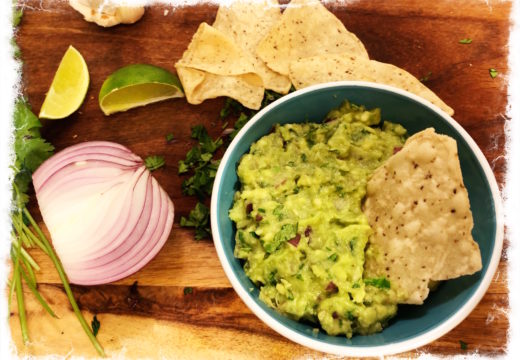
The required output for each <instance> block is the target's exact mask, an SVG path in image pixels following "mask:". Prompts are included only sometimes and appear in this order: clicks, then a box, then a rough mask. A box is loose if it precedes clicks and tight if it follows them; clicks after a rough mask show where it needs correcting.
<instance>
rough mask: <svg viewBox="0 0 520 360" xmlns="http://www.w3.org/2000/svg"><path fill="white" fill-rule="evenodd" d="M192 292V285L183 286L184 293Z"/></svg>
mask: <svg viewBox="0 0 520 360" xmlns="http://www.w3.org/2000/svg"><path fill="white" fill-rule="evenodd" d="M192 293H193V288H192V287H189V286H188V287H185V288H184V295H188V294H192Z"/></svg>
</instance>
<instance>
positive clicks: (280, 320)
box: [211, 81, 503, 356]
mask: <svg viewBox="0 0 520 360" xmlns="http://www.w3.org/2000/svg"><path fill="white" fill-rule="evenodd" d="M345 100H348V101H350V102H351V103H354V104H357V105H364V106H365V107H366V108H367V109H374V108H380V109H381V117H382V119H383V120H388V121H391V122H393V123H398V124H401V125H402V126H404V127H405V128H406V129H407V130H408V133H409V134H410V135H413V134H416V133H419V132H421V131H423V130H425V129H428V128H433V129H434V130H435V132H436V133H437V134H444V135H448V136H449V137H451V138H452V139H454V140H453V141H454V143H456V147H457V151H458V157H459V161H460V171H461V174H462V179H463V182H464V185H465V188H466V189H467V196H468V199H469V203H470V206H471V212H472V217H473V220H474V221H473V229H472V231H471V233H472V237H473V239H474V241H475V242H476V244H478V249H479V252H480V257H481V265H482V269H481V270H480V271H477V272H475V273H473V275H466V276H462V277H458V278H456V279H451V280H447V281H442V282H441V283H440V284H439V285H438V287H437V289H436V290H434V291H430V293H429V295H428V297H427V298H426V299H425V300H424V303H423V304H422V305H399V307H398V311H397V316H396V317H395V318H393V319H392V320H390V322H389V324H388V326H387V327H386V328H384V329H383V330H382V332H378V333H374V334H371V335H354V336H353V337H351V338H350V339H349V338H346V337H345V336H330V335H327V333H325V332H324V331H323V330H319V331H318V329H316V325H315V324H309V323H305V322H298V321H295V320H292V319H290V318H288V317H286V316H284V315H282V314H280V313H278V312H277V311H275V310H273V309H272V308H270V307H269V306H267V305H266V304H265V303H264V302H262V301H261V300H260V299H259V289H258V287H257V286H256V285H255V284H254V283H252V282H251V280H250V279H249V278H248V276H247V275H246V274H245V272H244V269H243V263H242V262H241V261H240V260H239V259H237V258H235V256H234V248H235V231H236V228H235V226H234V225H233V223H232V221H231V220H230V218H229V210H230V208H231V207H232V205H233V201H234V195H235V192H236V190H237V189H238V187H239V184H238V177H237V171H236V169H237V165H238V163H239V162H240V159H241V158H242V156H243V155H244V154H246V153H247V152H249V149H250V147H251V145H252V144H253V143H254V142H256V141H257V140H258V139H260V138H261V137H263V136H264V135H267V134H269V133H270V132H271V131H272V128H273V126H274V125H276V124H288V123H305V122H317V123H321V122H322V121H323V120H324V119H325V118H326V116H327V114H328V113H329V112H330V111H331V110H333V109H336V108H338V107H339V106H340V105H341V104H342V103H343V102H344V101H345ZM432 141H433V140H432ZM435 141H436V140H435ZM450 146H451V145H450ZM451 149H453V148H451ZM450 151H451V150H450ZM447 154H448V152H447ZM404 155H406V154H404ZM404 155H402V156H404ZM390 159H392V158H390ZM454 174H455V172H454ZM453 176H454V179H455V178H456V175H453ZM387 191H389V192H391V191H393V189H391V188H388V189H387ZM440 198H442V196H440V195H436V197H435V199H440ZM461 206H462V208H463V207H464V204H462V205H461ZM462 208H461V209H462ZM425 221H428V220H425ZM211 225H212V226H211V227H212V232H213V239H214V242H215V247H216V250H217V254H218V256H219V259H220V261H221V263H222V266H223V268H224V270H225V272H226V275H227V276H228V278H229V280H230V282H231V284H232V285H233V287H234V289H235V291H236V292H237V293H238V295H239V296H240V297H241V299H242V300H243V301H244V302H245V303H246V305H247V306H248V307H249V308H250V309H251V310H252V311H253V312H254V313H255V314H256V315H257V316H258V317H259V318H260V319H261V320H262V321H264V322H265V323H266V324H267V325H268V326H270V327H271V328H272V329H274V330H275V331H277V332H278V333H280V334H281V335H283V336H285V337H287V338H289V339H291V340H292V341H295V342H297V343H299V344H302V345H304V346H307V347H310V348H312V349H315V350H319V351H323V352H328V353H332V354H337V355H343V356H383V355H390V354H396V353H400V352H404V351H409V350H412V349H414V348H417V347H420V346H422V345H425V344H427V343H429V342H431V341H434V340H435V339H438V338H439V337H441V336H443V335H444V334H446V333H447V332H449V331H450V330H451V329H453V328H454V327H455V326H457V325H458V324H459V323H460V322H461V321H462V320H464V318H465V317H466V316H468V315H469V313H470V312H471V311H472V310H473V309H474V308H475V306H476V305H477V304H478V303H479V301H480V299H481V298H482V297H483V296H484V294H485V292H486V291H487V289H488V287H489V284H490V283H491V280H492V278H493V275H494V273H495V271H496V269H497V266H498V262H499V259H500V254H501V249H502V242H503V219H502V208H501V201H500V196H499V191H498V186H497V184H496V180H495V178H494V175H493V172H492V171H491V169H490V167H489V164H488V163H487V161H486V159H485V157H484V155H483V154H482V152H481V151H480V149H479V147H478V145H477V144H476V143H475V142H474V140H473V139H472V138H471V137H470V136H469V135H468V134H467V133H466V131H465V130H464V129H463V128H462V127H461V126H460V125H459V124H458V123H457V122H456V121H455V120H454V119H453V118H451V117H450V116H448V115H447V114H446V113H445V112H443V111H441V110H440V109H439V108H438V107H436V106H434V105H432V104H431V103H430V102H428V101H426V100H424V99H422V98H420V97H418V96H416V95H414V94H411V93H408V92H406V91H404V90H400V89H397V88H393V87H390V86H387V85H382V84H375V83H368V82H354V81H353V82H349V81H345V82H336V83H326V84H320V85H315V86H310V87H308V88H305V89H302V90H298V91H296V92H294V93H291V94H289V95H287V96H285V97H283V98H281V99H279V100H278V101H276V102H274V103H273V104H271V105H269V106H268V107H266V108H265V109H263V110H262V111H260V112H259V113H258V114H257V115H256V116H255V117H254V118H253V119H251V120H250V121H249V122H248V123H247V124H246V125H245V126H244V128H243V129H242V130H241V131H240V132H239V134H238V135H237V136H236V137H235V139H234V140H233V142H232V143H231V145H230V146H229V147H228V149H227V151H226V153H225V155H224V157H223V159H222V161H221V164H220V166H219V170H218V172H217V175H216V179H215V183H214V188H213V196H212V201H211ZM470 246H471V245H470ZM444 251H447V252H449V251H450V249H449V248H448V249H444ZM411 256H413V254H412V255H411ZM477 265H478V264H477ZM365 270H366V269H365ZM474 270H475V269H473V268H472V269H469V270H468V271H467V273H471V272H472V271H474ZM430 278H431V279H432V280H436V279H441V276H439V277H436V276H432V277H430Z"/></svg>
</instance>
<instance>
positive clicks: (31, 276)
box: [20, 256, 36, 287]
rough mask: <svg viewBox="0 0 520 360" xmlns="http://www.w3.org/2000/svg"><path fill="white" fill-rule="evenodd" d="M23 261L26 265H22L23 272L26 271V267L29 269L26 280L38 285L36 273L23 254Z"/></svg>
mask: <svg viewBox="0 0 520 360" xmlns="http://www.w3.org/2000/svg"><path fill="white" fill-rule="evenodd" d="M22 263H23V265H24V266H20V270H21V271H22V274H23V273H24V268H25V269H26V271H27V279H26V280H25V282H26V283H27V285H29V286H32V287H36V275H34V271H33V269H32V266H31V265H30V264H29V263H28V262H27V260H26V259H25V258H24V257H23V256H22Z"/></svg>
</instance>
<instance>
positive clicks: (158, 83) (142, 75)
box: [99, 64, 184, 115]
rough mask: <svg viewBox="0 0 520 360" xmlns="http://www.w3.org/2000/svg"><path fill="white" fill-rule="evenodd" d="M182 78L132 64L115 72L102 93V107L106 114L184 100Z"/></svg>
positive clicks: (107, 80)
mask: <svg viewBox="0 0 520 360" xmlns="http://www.w3.org/2000/svg"><path fill="white" fill-rule="evenodd" d="M183 96H184V93H183V91H182V85H181V83H180V81H179V78H177V76H175V75H174V74H172V73H170V72H169V71H168V70H166V69H163V68H160V67H158V66H154V65H148V64H133V65H128V66H125V67H123V68H121V69H119V70H117V71H115V72H114V73H112V74H111V75H110V76H109V77H107V79H106V80H105V82H104V83H103V86H102V87H101V90H100V91H99V106H100V108H101V110H102V111H103V113H104V114H105V115H110V114H113V113H116V112H120V111H126V110H129V109H132V108H135V107H138V106H143V105H147V104H151V103H155V102H158V101H162V100H166V99H172V98H176V97H183Z"/></svg>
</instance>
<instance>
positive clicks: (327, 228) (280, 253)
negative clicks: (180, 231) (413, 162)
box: [229, 102, 406, 338]
mask: <svg viewBox="0 0 520 360" xmlns="http://www.w3.org/2000/svg"><path fill="white" fill-rule="evenodd" d="M380 119H381V116H380V111H379V109H374V110H370V111H367V110H365V109H364V108H363V107H358V106H356V105H353V104H349V103H348V102H346V103H345V104H344V105H342V106H341V107H340V108H339V109H337V110H333V111H332V112H331V113H330V114H329V115H328V116H327V118H326V120H325V122H324V123H321V124H319V123H304V124H287V125H283V126H279V125H278V126H276V127H275V129H274V131H273V132H272V133H271V134H269V135H266V136H264V137H262V138H261V139H260V140H258V141H257V142H256V143H254V144H253V145H252V146H251V149H250V151H249V153H248V154H246V155H244V156H243V158H242V159H241V161H240V164H239V166H238V170H237V172H238V177H239V179H240V183H241V189H240V191H237V192H236V193H235V197H234V204H233V208H232V209H231V210H230V212H229V216H230V218H231V220H233V221H234V222H235V224H236V228H237V232H236V246H235V252H234V253H235V256H236V257H237V258H239V259H243V260H244V270H245V272H246V274H247V276H248V277H249V278H250V279H251V280H252V281H253V282H254V283H255V284H257V285H258V286H259V288H260V299H261V300H262V301H263V302H265V303H266V304H267V305H269V306H270V307H272V308H274V309H276V310H278V311H279V312H280V313H282V314H285V315H286V316H289V317H291V318H293V319H296V320H304V321H307V322H311V323H314V324H317V323H319V324H320V325H321V327H322V328H323V329H324V330H325V331H326V332H327V333H328V334H330V335H339V334H345V335H346V336H347V337H349V338H350V337H351V336H352V335H353V334H354V333H359V334H370V333H374V332H377V331H381V330H382V328H383V326H384V325H385V323H386V322H387V321H388V319H390V318H391V317H392V316H394V315H395V313H396V311H397V304H396V302H397V299H396V294H395V292H394V291H393V289H392V288H391V284H390V283H389V282H388V281H387V280H386V279H383V278H382V279H366V278H363V264H364V261H365V245H366V243H367V240H368V236H369V235H370V233H371V228H370V226H369V225H368V222H367V219H366V217H365V215H364V214H363V212H362V211H361V203H362V201H363V198H364V196H365V192H366V184H367V180H368V178H369V176H370V175H371V174H372V172H373V171H374V170H375V169H376V168H377V167H378V166H379V165H381V164H382V163H383V162H384V161H385V160H386V159H387V158H388V157H390V156H391V155H392V154H393V153H394V151H396V149H399V148H400V147H402V146H403V144H404V141H405V139H406V130H405V129H404V128H403V127H402V126H400V125H397V124H393V123H389V122H386V121H385V122H384V123H383V124H382V125H380Z"/></svg>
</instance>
